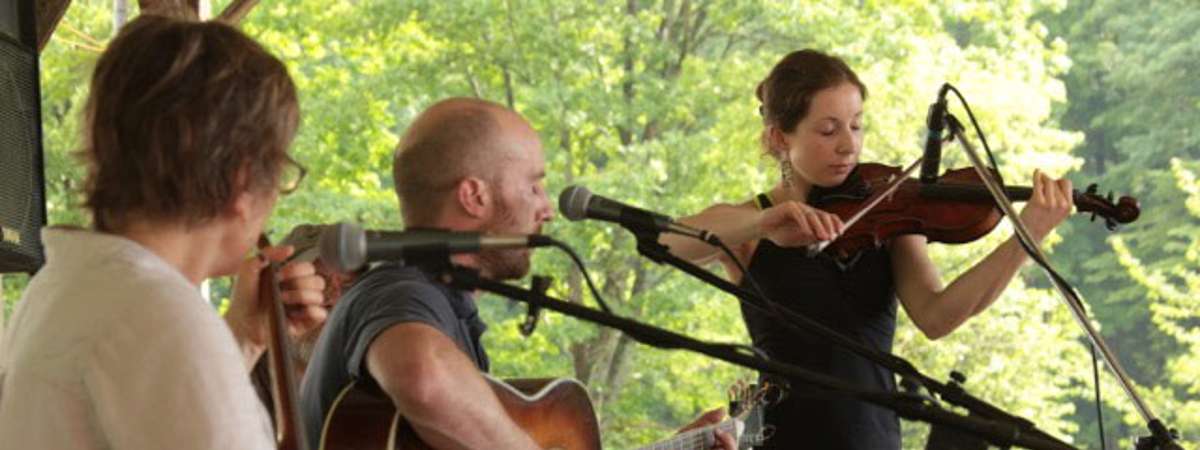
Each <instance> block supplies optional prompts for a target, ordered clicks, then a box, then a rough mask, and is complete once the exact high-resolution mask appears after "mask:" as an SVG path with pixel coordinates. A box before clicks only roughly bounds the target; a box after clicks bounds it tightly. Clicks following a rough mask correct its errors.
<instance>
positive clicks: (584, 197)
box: [558, 185, 592, 220]
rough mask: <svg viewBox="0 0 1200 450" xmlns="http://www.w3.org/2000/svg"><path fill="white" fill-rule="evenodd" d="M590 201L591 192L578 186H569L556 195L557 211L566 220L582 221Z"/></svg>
mask: <svg viewBox="0 0 1200 450" xmlns="http://www.w3.org/2000/svg"><path fill="white" fill-rule="evenodd" d="M591 199H592V193H591V191H588V190H587V188H585V187H583V186H579V185H571V186H568V187H567V188H566V189H563V191H562V193H561V194H559V195H558V211H559V212H560V213H562V215H563V217H566V218H567V219H568V220H583V219H584V218H586V217H587V205H588V202H589V201H590V200H591Z"/></svg>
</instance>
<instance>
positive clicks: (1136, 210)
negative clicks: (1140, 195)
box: [1075, 183, 1142, 231]
mask: <svg viewBox="0 0 1200 450" xmlns="http://www.w3.org/2000/svg"><path fill="white" fill-rule="evenodd" d="M1075 207H1076V208H1077V209H1078V210H1079V212H1090V213H1092V216H1091V220H1093V221H1094V220H1096V216H1097V215H1099V216H1100V217H1103V218H1104V227H1105V228H1107V229H1108V230H1109V231H1115V230H1116V229H1117V226H1118V225H1119V224H1127V223H1132V222H1133V221H1135V220H1137V219H1138V217H1139V216H1140V215H1141V214H1142V209H1141V207H1140V206H1138V201H1137V199H1135V198H1133V197H1130V196H1127V195H1123V196H1121V198H1119V199H1117V203H1116V204H1113V194H1112V192H1109V193H1108V195H1107V196H1103V197H1102V196H1100V194H1099V193H1098V192H1097V187H1096V184H1095V183H1092V184H1090V185H1088V187H1087V189H1086V190H1085V191H1084V192H1083V193H1077V194H1076V196H1075Z"/></svg>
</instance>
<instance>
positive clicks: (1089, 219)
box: [1088, 212, 1096, 222]
mask: <svg viewBox="0 0 1200 450" xmlns="http://www.w3.org/2000/svg"><path fill="white" fill-rule="evenodd" d="M1095 221H1096V213H1095V212H1092V214H1091V215H1090V216H1089V217H1088V222H1095Z"/></svg>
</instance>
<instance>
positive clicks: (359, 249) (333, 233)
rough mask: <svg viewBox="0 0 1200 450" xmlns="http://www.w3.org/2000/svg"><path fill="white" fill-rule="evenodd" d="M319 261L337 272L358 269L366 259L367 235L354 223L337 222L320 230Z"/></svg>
mask: <svg viewBox="0 0 1200 450" xmlns="http://www.w3.org/2000/svg"><path fill="white" fill-rule="evenodd" d="M321 261H323V262H324V263H325V264H328V265H330V266H332V267H333V268H334V269H336V270H337V271H339V272H343V273H348V272H353V271H356V270H358V269H359V268H360V267H362V266H363V264H365V263H366V261H367V236H366V233H365V232H364V231H363V229H362V227H361V226H359V225H358V224H356V223H351V222H338V223H336V224H333V225H330V226H327V227H325V230H324V231H322V232H321Z"/></svg>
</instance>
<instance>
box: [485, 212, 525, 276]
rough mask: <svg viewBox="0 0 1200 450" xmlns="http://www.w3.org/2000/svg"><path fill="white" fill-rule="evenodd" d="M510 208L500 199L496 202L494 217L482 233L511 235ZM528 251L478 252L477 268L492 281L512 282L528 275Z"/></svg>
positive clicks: (512, 218) (511, 217) (489, 250)
mask: <svg viewBox="0 0 1200 450" xmlns="http://www.w3.org/2000/svg"><path fill="white" fill-rule="evenodd" d="M515 222H516V220H515V217H514V216H513V214H512V208H510V207H509V205H508V203H506V202H504V201H503V200H502V199H501V200H498V201H497V202H496V215H495V217H493V218H492V220H490V221H488V223H487V224H485V225H484V226H483V231H484V232H495V233H512V232H513V231H510V230H512V229H513V228H515ZM529 265H530V264H529V251H528V250H524V249H505V250H498V249H488V250H483V251H480V252H479V268H480V269H482V270H483V272H484V273H485V274H487V276H488V277H489V278H491V279H493V280H514V279H517V278H521V277H524V276H525V274H527V273H529Z"/></svg>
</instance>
